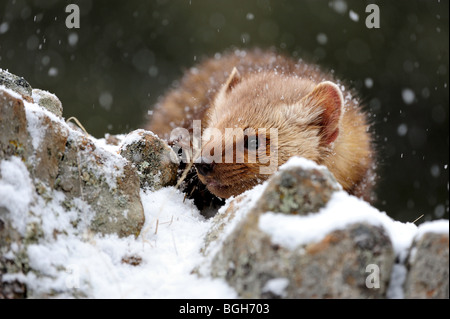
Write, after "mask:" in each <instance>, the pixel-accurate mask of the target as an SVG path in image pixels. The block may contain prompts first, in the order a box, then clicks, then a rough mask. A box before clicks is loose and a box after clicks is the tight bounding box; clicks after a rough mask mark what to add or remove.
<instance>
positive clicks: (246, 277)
mask: <svg viewBox="0 0 450 319" xmlns="http://www.w3.org/2000/svg"><path fill="white" fill-rule="evenodd" d="M321 189H324V192H323V194H324V195H323V196H322V194H321V192H320V190H321ZM338 189H339V186H338V185H337V184H336V182H335V181H334V179H333V178H332V177H331V175H329V173H328V172H326V171H325V170H323V169H316V168H313V169H304V168H302V167H290V168H287V169H284V170H282V171H281V172H279V173H277V174H275V175H274V176H272V177H271V178H270V179H269V181H268V185H267V186H266V187H265V190H264V191H263V192H262V195H261V196H260V197H259V199H258V200H257V202H256V203H255V202H253V203H252V202H251V201H252V199H250V198H246V197H247V196H248V197H252V196H254V195H255V194H254V193H253V195H248V194H244V195H242V196H240V197H237V201H236V200H234V201H232V202H231V203H230V204H229V206H228V208H227V209H224V210H222V211H220V214H218V215H217V216H216V217H215V218H214V220H213V226H212V228H211V231H210V232H209V233H208V234H207V236H206V239H205V247H204V249H203V252H204V254H205V255H206V256H207V257H208V256H209V254H211V256H210V257H211V265H210V269H211V275H212V276H213V277H219V278H224V279H225V280H226V281H227V282H228V283H229V284H230V285H231V286H232V287H234V288H235V289H236V291H237V292H238V293H239V295H240V296H241V297H243V298H384V297H385V294H386V289H387V286H388V281H389V276H390V273H391V269H392V266H393V263H394V259H395V256H394V252H393V247H392V244H391V241H390V239H389V237H388V236H387V234H386V232H385V230H384V229H383V228H382V227H380V226H374V225H370V224H367V223H364V222H355V223H352V224H349V225H348V226H347V227H345V228H344V229H341V230H335V231H332V232H330V233H328V234H327V235H326V236H324V238H322V239H321V240H319V241H315V242H308V243H304V244H301V245H298V246H295V247H284V246H282V245H280V244H278V243H276V242H274V240H273V238H271V236H270V234H268V233H266V232H264V231H263V230H262V229H261V226H260V220H261V217H262V216H263V215H264V214H265V213H266V211H271V212H272V214H276V216H278V215H279V216H291V217H293V218H306V217H301V216H296V215H305V214H308V213H312V212H314V211H317V210H319V208H320V207H323V206H325V205H326V203H327V201H328V199H329V198H330V197H331V195H332V193H333V192H334V191H336V190H338ZM249 204H250V208H247V209H246V210H247V212H242V207H245V206H248V205H249ZM236 219H238V220H237V221H236ZM233 223H234V225H231V226H230V224H233ZM218 242H219V243H218ZM368 266H370V267H374V269H375V270H376V271H377V273H376V275H379V276H376V278H375V279H374V280H375V281H376V282H377V283H378V284H379V288H371V287H372V285H371V283H369V284H366V283H367V280H368V276H369V275H370V272H366V270H367V269H368V268H367V267H368ZM369 269H372V268H369ZM274 287H275V288H276V289H275V288H274Z"/></svg>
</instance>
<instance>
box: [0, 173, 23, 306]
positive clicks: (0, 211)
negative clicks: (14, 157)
mask: <svg viewBox="0 0 450 319" xmlns="http://www.w3.org/2000/svg"><path fill="white" fill-rule="evenodd" d="M0 178H1V176H0ZM7 213H9V212H8V211H7V210H6V209H5V208H4V207H0V299H18V298H25V297H26V293H27V288H26V285H25V284H23V283H21V282H19V281H18V280H13V281H4V278H3V275H5V274H8V273H26V271H28V259H27V256H26V253H25V250H24V248H23V245H22V241H23V238H22V236H21V235H20V234H19V233H18V232H17V231H16V230H15V229H14V228H13V227H11V225H10V223H9V221H8V219H7V218H6V217H7V216H6V214H7ZM11 245H14V247H16V253H15V255H14V258H8V255H7V253H8V251H10V250H11Z"/></svg>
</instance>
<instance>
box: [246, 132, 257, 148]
mask: <svg viewBox="0 0 450 319" xmlns="http://www.w3.org/2000/svg"><path fill="white" fill-rule="evenodd" d="M258 146H259V145H258V136H247V135H245V136H244V147H245V148H246V149H248V150H251V151H253V150H254V151H256V150H257V149H258Z"/></svg>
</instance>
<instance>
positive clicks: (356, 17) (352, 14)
mask: <svg viewBox="0 0 450 319" xmlns="http://www.w3.org/2000/svg"><path fill="white" fill-rule="evenodd" d="M348 16H349V17H350V19H351V20H352V21H355V22H358V21H359V14H357V13H356V12H355V11H353V10H350V11H349V12H348Z"/></svg>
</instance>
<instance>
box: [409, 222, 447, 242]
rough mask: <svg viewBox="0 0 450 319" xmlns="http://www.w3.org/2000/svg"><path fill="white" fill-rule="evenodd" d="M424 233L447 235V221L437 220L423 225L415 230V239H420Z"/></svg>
mask: <svg viewBox="0 0 450 319" xmlns="http://www.w3.org/2000/svg"><path fill="white" fill-rule="evenodd" d="M426 233H436V234H448V233H449V221H448V220H447V219H439V220H433V221H430V222H426V223H423V224H422V225H420V226H419V229H418V230H417V234H416V238H417V239H420V237H422V236H423V235H424V234H426Z"/></svg>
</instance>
